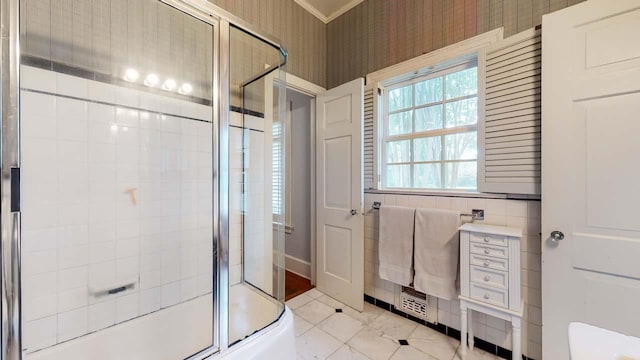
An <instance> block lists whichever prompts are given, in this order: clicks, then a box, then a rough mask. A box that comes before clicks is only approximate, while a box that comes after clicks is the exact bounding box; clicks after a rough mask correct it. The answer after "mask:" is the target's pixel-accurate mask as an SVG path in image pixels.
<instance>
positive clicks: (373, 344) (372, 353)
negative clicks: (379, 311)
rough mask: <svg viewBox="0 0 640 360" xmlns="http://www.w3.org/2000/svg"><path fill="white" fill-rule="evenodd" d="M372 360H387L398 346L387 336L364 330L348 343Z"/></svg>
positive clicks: (371, 330) (368, 329) (372, 330)
mask: <svg viewBox="0 0 640 360" xmlns="http://www.w3.org/2000/svg"><path fill="white" fill-rule="evenodd" d="M348 344H349V345H351V346H352V347H354V348H355V349H356V350H358V351H360V352H361V353H363V354H364V355H366V356H367V357H369V358H371V359H372V360H387V359H389V358H390V357H391V355H393V353H394V352H395V351H396V350H397V349H398V347H399V346H400V345H398V343H397V342H396V341H395V340H393V339H391V338H390V337H388V336H384V334H383V333H382V331H379V330H375V329H371V328H368V327H366V328H364V329H362V331H360V332H359V333H358V334H356V336H354V337H352V338H351V340H349V342H348Z"/></svg>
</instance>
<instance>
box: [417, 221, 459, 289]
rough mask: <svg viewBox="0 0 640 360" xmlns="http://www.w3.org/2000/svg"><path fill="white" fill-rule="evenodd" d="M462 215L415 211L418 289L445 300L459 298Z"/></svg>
mask: <svg viewBox="0 0 640 360" xmlns="http://www.w3.org/2000/svg"><path fill="white" fill-rule="evenodd" d="M458 227H460V212H457V211H451V210H437V209H416V231H415V233H416V235H415V255H414V263H415V271H416V275H415V278H414V279H413V286H414V288H415V289H416V290H418V291H421V292H423V293H426V294H429V295H433V296H436V297H439V298H442V299H446V300H453V299H455V298H457V293H458V291H457V286H456V279H457V277H458V262H459V258H460V255H459V248H460V236H459V235H458Z"/></svg>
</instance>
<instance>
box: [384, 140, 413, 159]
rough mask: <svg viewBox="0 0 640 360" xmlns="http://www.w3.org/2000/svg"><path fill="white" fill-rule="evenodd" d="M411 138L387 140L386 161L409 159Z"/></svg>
mask: <svg viewBox="0 0 640 360" xmlns="http://www.w3.org/2000/svg"><path fill="white" fill-rule="evenodd" d="M410 147H411V140H401V141H389V142H388V143H387V146H386V149H387V162H389V163H397V162H409V161H411V152H410V151H411V148H410Z"/></svg>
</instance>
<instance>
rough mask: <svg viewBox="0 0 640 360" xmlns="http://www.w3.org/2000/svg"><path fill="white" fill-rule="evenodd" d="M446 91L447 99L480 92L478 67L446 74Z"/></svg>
mask: <svg viewBox="0 0 640 360" xmlns="http://www.w3.org/2000/svg"><path fill="white" fill-rule="evenodd" d="M445 93H446V98H447V99H455V98H458V97H462V96H467V95H474V94H476V93H478V68H475V67H474V68H470V69H466V70H462V71H458V72H455V73H453V74H448V75H445Z"/></svg>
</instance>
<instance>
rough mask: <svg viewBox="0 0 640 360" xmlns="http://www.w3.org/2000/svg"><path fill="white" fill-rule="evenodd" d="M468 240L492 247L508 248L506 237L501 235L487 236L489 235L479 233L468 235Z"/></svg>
mask: <svg viewBox="0 0 640 360" xmlns="http://www.w3.org/2000/svg"><path fill="white" fill-rule="evenodd" d="M469 239H470V240H471V241H472V242H476V243H481V244H488V245H494V246H508V245H509V239H508V238H507V237H506V236H502V235H489V234H481V233H471V234H469Z"/></svg>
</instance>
